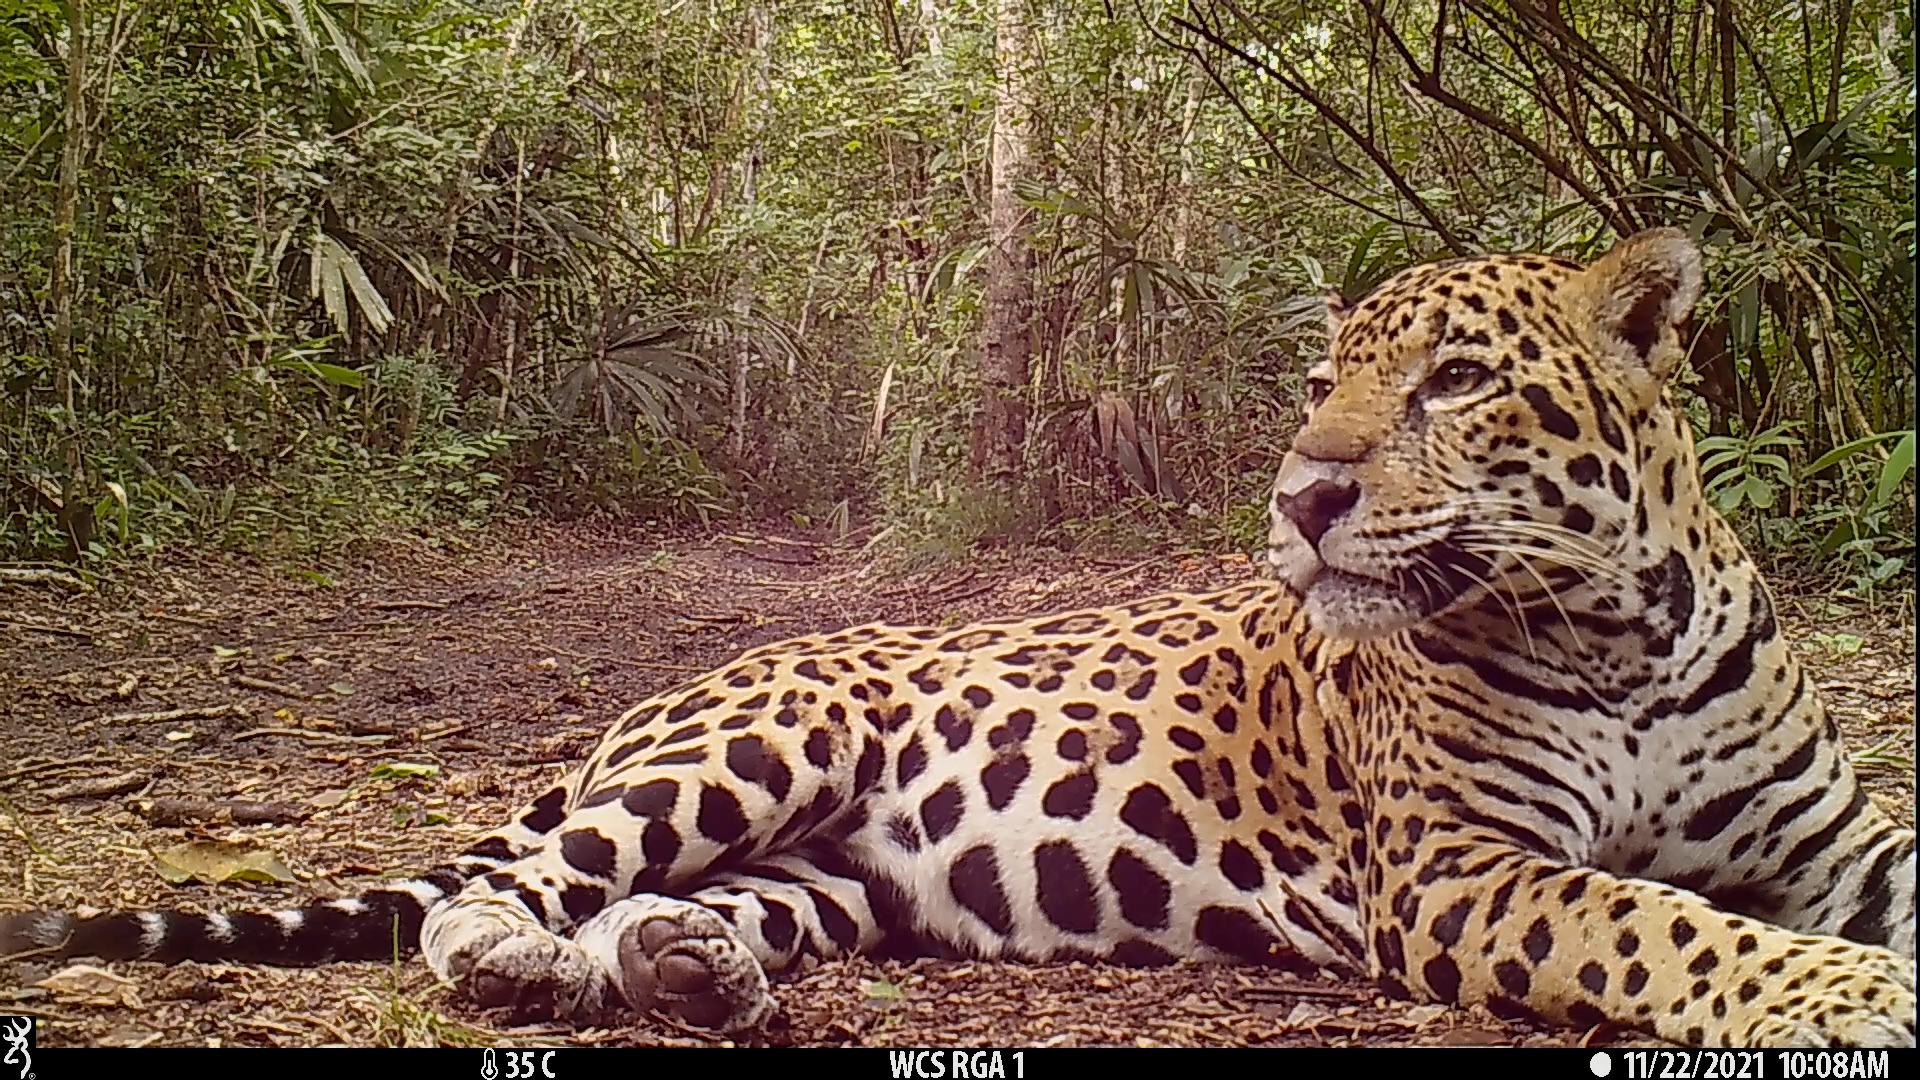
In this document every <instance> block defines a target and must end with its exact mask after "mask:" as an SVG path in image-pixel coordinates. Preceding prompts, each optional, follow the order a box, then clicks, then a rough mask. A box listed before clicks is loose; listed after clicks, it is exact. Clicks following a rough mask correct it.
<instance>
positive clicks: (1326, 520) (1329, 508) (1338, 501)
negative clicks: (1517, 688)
mask: <svg viewBox="0 0 1920 1080" xmlns="http://www.w3.org/2000/svg"><path fill="white" fill-rule="evenodd" d="M1359 501H1360V485H1359V484H1355V483H1349V482H1339V483H1336V482H1334V481H1332V480H1315V481H1314V482H1313V483H1311V484H1308V485H1307V486H1306V487H1305V488H1303V489H1301V490H1300V491H1299V492H1296V493H1295V494H1292V495H1277V496H1275V498H1274V505H1275V506H1277V507H1278V508H1279V510H1280V512H1281V513H1282V514H1285V515H1286V516H1287V520H1288V521H1291V522H1293V525H1294V528H1296V529H1299V530H1300V535H1301V536H1303V537H1306V540H1307V543H1309V544H1312V545H1313V546H1314V547H1315V548H1318V547H1319V546H1320V538H1321V537H1322V536H1325V535H1326V533H1327V530H1328V529H1330V528H1332V527H1333V523H1334V522H1336V521H1338V520H1340V515H1342V514H1344V513H1346V512H1347V511H1349V510H1351V509H1353V504H1354V503H1357V502H1359Z"/></svg>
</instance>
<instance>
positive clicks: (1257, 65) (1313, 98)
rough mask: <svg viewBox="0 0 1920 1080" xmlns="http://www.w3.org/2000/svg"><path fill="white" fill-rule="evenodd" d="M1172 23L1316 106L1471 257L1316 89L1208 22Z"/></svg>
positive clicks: (1447, 240)
mask: <svg viewBox="0 0 1920 1080" xmlns="http://www.w3.org/2000/svg"><path fill="white" fill-rule="evenodd" d="M1227 6H1228V7H1229V8H1231V6H1232V5H1231V4H1229V5H1227ZM1234 16H1235V18H1236V19H1238V20H1239V21H1241V22H1242V23H1246V22H1248V21H1249V20H1247V19H1246V18H1245V17H1244V16H1243V15H1241V14H1240V12H1238V11H1237V10H1236V11H1234ZM1195 17H1196V19H1197V18H1198V17H1199V16H1198V12H1197V11H1196V12H1195ZM1170 21H1171V22H1172V23H1173V24H1174V25H1175V26H1178V27H1180V28H1181V29H1183V30H1186V31H1187V32H1188V33H1191V34H1193V35H1195V36H1196V37H1199V38H1201V39H1202V40H1204V41H1206V42H1207V43H1209V44H1211V45H1213V46H1214V47H1215V48H1217V49H1220V50H1221V51H1223V52H1226V53H1229V54H1231V55H1232V56H1234V57H1235V58H1237V59H1239V60H1240V62H1242V63H1244V64H1246V65H1248V66H1249V67H1252V68H1254V69H1256V70H1258V71H1260V72H1263V73H1264V74H1266V76H1267V77H1268V78H1271V79H1273V80H1274V81H1275V82H1278V83H1279V84H1280V85H1282V86H1284V87H1286V88H1287V89H1288V90H1289V91H1291V92H1292V93H1294V94H1295V95H1297V96H1298V97H1299V98H1300V99H1301V100H1303V101H1305V102H1306V103H1307V104H1309V105H1311V106H1313V109H1314V111H1315V112H1317V113H1319V114H1320V117H1321V119H1323V120H1325V121H1327V122H1328V123H1329V124H1332V125H1333V126H1334V127H1337V128H1339V129H1340V131H1341V133H1342V134H1344V135H1345V136H1346V137H1347V138H1348V139H1350V140H1352V142H1353V144H1354V145H1355V146H1358V147H1359V148H1360V149H1361V151H1362V152H1364V153H1365V154H1366V155H1367V157H1368V158H1370V159H1371V160H1372V161H1373V163H1374V166H1375V167H1377V168H1378V169H1379V170H1380V172H1381V174H1382V175H1383V176H1384V177H1385V178H1386V180H1387V182H1388V183H1390V184H1392V185H1393V187H1394V190H1396V191H1398V192H1399V193H1400V196H1401V198H1403V199H1405V200H1407V202H1408V203H1410V204H1412V206H1413V208H1414V210H1416V211H1417V212H1418V213H1419V214H1420V216H1421V218H1423V219H1425V221H1426V223H1427V225H1428V227H1429V228H1430V229H1431V230H1432V231H1433V232H1434V233H1435V234H1436V235H1438V236H1439V237H1440V241H1441V243H1444V244H1446V245H1447V247H1448V249H1449V250H1451V251H1452V252H1453V253H1454V254H1456V255H1465V254H1467V253H1468V251H1469V248H1468V247H1467V245H1466V243H1465V241H1463V240H1462V239H1461V238H1460V236H1459V235H1458V234H1456V233H1455V232H1454V231H1453V230H1452V229H1451V228H1448V226H1447V223H1446V222H1445V221H1443V220H1442V219H1441V218H1440V215H1439V213H1438V212H1436V211H1435V210H1434V209H1433V207H1432V206H1431V205H1429V204H1428V203H1427V201H1426V200H1425V199H1423V198H1421V197H1420V193H1419V192H1417V191H1415V190H1414V189H1413V185H1412V184H1410V183H1408V182H1407V178H1406V177H1405V176H1403V175H1401V173H1400V170H1399V169H1397V168H1395V167H1394V165H1393V163H1392V162H1391V161H1389V160H1388V159H1387V156H1386V154H1385V153H1384V152H1382V151H1381V149H1380V147H1379V145H1378V144H1376V143H1374V142H1373V141H1372V140H1371V139H1368V138H1367V137H1366V136H1365V135H1363V134H1361V132H1360V131H1359V130H1358V129H1356V128H1355V127H1354V126H1353V123H1352V121H1350V120H1348V119H1347V117H1346V116H1345V115H1344V114H1342V113H1341V112H1340V111H1339V110H1338V109H1335V108H1334V107H1333V106H1332V105H1330V104H1329V103H1328V102H1327V101H1326V99H1325V98H1323V97H1321V96H1320V95H1319V94H1318V93H1316V92H1315V91H1314V89H1313V88H1312V87H1310V86H1308V85H1307V84H1306V83H1305V82H1304V81H1302V80H1301V79H1299V78H1297V77H1296V76H1295V75H1293V74H1292V73H1289V72H1283V71H1280V70H1278V69H1277V68H1275V67H1274V66H1273V65H1272V64H1269V63H1267V62H1266V61H1264V60H1260V59H1258V58H1256V57H1254V56H1252V55H1251V54H1249V53H1248V52H1247V51H1246V50H1245V49H1242V48H1240V47H1239V46H1237V45H1235V44H1234V43H1233V42H1231V41H1228V40H1227V39H1226V37H1225V36H1224V35H1223V34H1221V33H1220V32H1219V31H1217V30H1215V29H1214V28H1212V27H1210V26H1207V25H1206V24H1205V23H1204V22H1200V21H1189V20H1187V19H1183V18H1180V17H1179V16H1177V15H1176V16H1174V17H1173V18H1172V19H1171V20H1170Z"/></svg>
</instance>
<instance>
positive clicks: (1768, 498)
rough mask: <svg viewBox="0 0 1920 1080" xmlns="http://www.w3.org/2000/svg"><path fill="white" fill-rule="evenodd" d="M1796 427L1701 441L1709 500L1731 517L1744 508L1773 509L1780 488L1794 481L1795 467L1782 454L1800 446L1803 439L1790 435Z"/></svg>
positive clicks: (1701, 469) (1782, 426)
mask: <svg viewBox="0 0 1920 1080" xmlns="http://www.w3.org/2000/svg"><path fill="white" fill-rule="evenodd" d="M1796 426H1798V425H1796V424H1791V423H1788V424H1780V425H1778V426H1776V427H1772V428H1768V429H1767V430H1766V431H1762V432H1760V433H1758V434H1756V435H1753V436H1751V437H1748V438H1736V437H1734V436H1731V435H1712V436H1708V437H1707V438H1704V439H1701V440H1700V441H1699V443H1698V445H1697V449H1698V450H1699V453H1700V471H1701V473H1702V474H1703V475H1704V476H1705V478H1706V485H1707V486H1706V493H1707V499H1708V500H1709V501H1710V502H1712V503H1713V504H1714V506H1716V507H1718V508H1719V510H1720V512H1721V513H1723V514H1729V515H1731V514H1735V513H1737V512H1738V511H1739V510H1740V507H1741V506H1742V505H1751V506H1752V507H1753V508H1754V509H1755V510H1771V509H1773V504H1774V500H1775V498H1776V489H1777V488H1778V487H1780V486H1782V485H1785V484H1786V483H1788V482H1790V481H1791V479H1792V471H1793V466H1792V465H1791V464H1789V463H1788V461H1787V459H1786V458H1784V457H1782V456H1781V454H1780V451H1783V450H1785V449H1786V448H1788V447H1794V446H1799V445H1800V440H1799V439H1796V438H1794V437H1793V436H1791V435H1789V434H1787V432H1788V431H1789V430H1791V429H1792V428H1794V427H1796Z"/></svg>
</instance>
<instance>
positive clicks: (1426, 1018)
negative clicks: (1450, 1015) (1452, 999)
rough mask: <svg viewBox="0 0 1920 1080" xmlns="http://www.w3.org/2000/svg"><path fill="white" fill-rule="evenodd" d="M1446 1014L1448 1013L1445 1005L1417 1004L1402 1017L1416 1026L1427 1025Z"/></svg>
mask: <svg viewBox="0 0 1920 1080" xmlns="http://www.w3.org/2000/svg"><path fill="white" fill-rule="evenodd" d="M1445 1015H1447V1007H1446V1006H1445V1005H1415V1006H1414V1007H1413V1008H1411V1009H1408V1010H1407V1011H1406V1012H1405V1013H1403V1014H1401V1019H1402V1020H1405V1021H1406V1022H1407V1023H1408V1024H1410V1025H1412V1026H1414V1027H1426V1026H1427V1025H1428V1024H1431V1023H1433V1022H1434V1021H1435V1020H1438V1019H1440V1018H1441V1017H1443V1016H1445Z"/></svg>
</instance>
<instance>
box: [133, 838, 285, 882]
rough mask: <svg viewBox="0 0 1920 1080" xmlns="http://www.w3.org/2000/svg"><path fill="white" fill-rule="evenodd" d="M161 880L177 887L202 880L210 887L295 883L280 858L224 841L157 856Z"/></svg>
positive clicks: (197, 842) (199, 843)
mask: <svg viewBox="0 0 1920 1080" xmlns="http://www.w3.org/2000/svg"><path fill="white" fill-rule="evenodd" d="M154 861H155V863H156V864H157V868H158V869H159V871H160V876H161V877H163V878H166V879H167V880H168V881H170V882H172V883H174V884H175V885H178V884H180V883H181V882H183V881H192V880H195V879H198V880H200V881H204V882H207V883H208V884H210V885H218V884H219V883H221V882H223V881H292V880H293V871H291V870H288V869H287V867H286V864H285V863H282V862H281V861H280V856H278V855H275V854H274V853H273V852H271V851H268V850H266V849H265V848H256V847H252V846H250V845H247V844H234V843H228V842H226V841H224V840H195V841H193V842H192V843H187V844H181V845H179V846H178V847H170V848H168V849H166V850H165V851H161V852H157V853H155V855H154Z"/></svg>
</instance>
